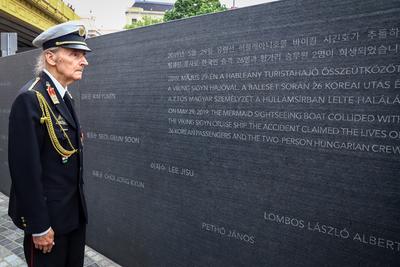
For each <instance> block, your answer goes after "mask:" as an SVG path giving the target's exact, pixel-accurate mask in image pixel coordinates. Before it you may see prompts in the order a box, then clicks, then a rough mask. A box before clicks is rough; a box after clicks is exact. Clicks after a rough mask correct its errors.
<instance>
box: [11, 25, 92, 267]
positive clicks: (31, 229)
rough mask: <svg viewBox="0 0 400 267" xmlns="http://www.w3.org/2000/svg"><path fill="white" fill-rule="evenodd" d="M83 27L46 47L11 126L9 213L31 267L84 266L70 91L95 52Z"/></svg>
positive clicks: (46, 37) (54, 34)
mask: <svg viewBox="0 0 400 267" xmlns="http://www.w3.org/2000/svg"><path fill="white" fill-rule="evenodd" d="M85 39H86V31H85V28H84V26H83V25H82V24H80V23H78V22H67V23H63V24H60V25H56V26H54V27H52V28H50V29H48V30H46V31H45V32H43V33H42V34H40V35H39V36H38V37H37V38H36V39H35V40H33V44H34V45H35V46H37V47H42V48H43V51H42V53H41V55H40V56H39V57H38V61H37V66H36V71H37V75H38V76H37V77H36V78H35V79H33V80H31V81H29V82H28V83H27V84H26V85H25V86H24V87H23V88H22V89H21V90H20V92H19V94H18V96H17V97H16V99H15V101H14V103H13V105H12V108H11V113H10V121H9V149H8V150H9V158H8V160H9V167H10V173H11V180H12V183H11V192H10V204H9V215H10V217H11V218H12V220H13V222H14V223H15V225H16V226H17V227H19V228H21V229H23V230H24V232H25V237H24V252H25V257H26V261H27V263H28V266H29V267H33V266H35V267H50V266H51V267H75V266H83V259H84V248H85V228H86V223H87V211H86V204H85V197H84V193H83V180H82V143H81V138H82V133H81V129H80V126H79V121H78V117H77V115H76V113H75V110H74V101H73V99H72V97H71V95H70V93H69V92H68V86H69V85H70V84H71V83H73V82H74V81H77V80H80V79H81V78H82V72H83V69H84V68H85V66H87V65H88V62H87V60H86V58H85V53H86V52H88V51H90V49H89V47H88V46H87V44H86V42H85Z"/></svg>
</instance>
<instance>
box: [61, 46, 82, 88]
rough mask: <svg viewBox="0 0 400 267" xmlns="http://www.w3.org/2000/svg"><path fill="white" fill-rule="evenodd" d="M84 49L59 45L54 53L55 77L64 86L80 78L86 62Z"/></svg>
mask: <svg viewBox="0 0 400 267" xmlns="http://www.w3.org/2000/svg"><path fill="white" fill-rule="evenodd" d="M85 54H86V53H85V51H83V50H76V49H70V48H64V47H61V48H60V49H58V50H57V51H56V52H55V53H54V56H55V57H54V62H55V65H54V67H55V72H56V76H58V77H56V79H57V80H58V81H59V82H60V83H61V84H63V85H64V86H66V85H69V84H71V83H73V82H74V81H77V80H80V79H82V72H83V69H84V68H85V66H87V65H88V62H87V60H86V57H85Z"/></svg>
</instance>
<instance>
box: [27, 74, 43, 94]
mask: <svg viewBox="0 0 400 267" xmlns="http://www.w3.org/2000/svg"><path fill="white" fill-rule="evenodd" d="M39 81H40V77H37V78H36V80H35V81H34V82H33V83H32V85H31V86H29V88H28V91H31V90H32V88H33V87H35V85H36V84H37V83H38V82H39Z"/></svg>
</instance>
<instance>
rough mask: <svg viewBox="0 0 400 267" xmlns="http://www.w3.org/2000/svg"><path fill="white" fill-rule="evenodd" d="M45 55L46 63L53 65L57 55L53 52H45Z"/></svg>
mask: <svg viewBox="0 0 400 267" xmlns="http://www.w3.org/2000/svg"><path fill="white" fill-rule="evenodd" d="M44 56H45V57H46V63H47V64H49V65H50V66H55V65H56V62H57V55H56V54H55V53H53V52H50V51H49V52H47V53H46V54H45V55H44Z"/></svg>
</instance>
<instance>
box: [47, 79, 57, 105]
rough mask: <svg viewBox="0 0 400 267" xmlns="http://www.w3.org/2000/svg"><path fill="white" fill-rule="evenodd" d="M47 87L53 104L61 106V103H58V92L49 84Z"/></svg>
mask: <svg viewBox="0 0 400 267" xmlns="http://www.w3.org/2000/svg"><path fill="white" fill-rule="evenodd" d="M46 86H47V93H48V94H49V96H50V98H51V101H52V102H53V104H54V105H57V104H60V102H59V101H58V98H57V94H56V91H55V90H54V88H53V87H51V86H50V83H49V82H46Z"/></svg>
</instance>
